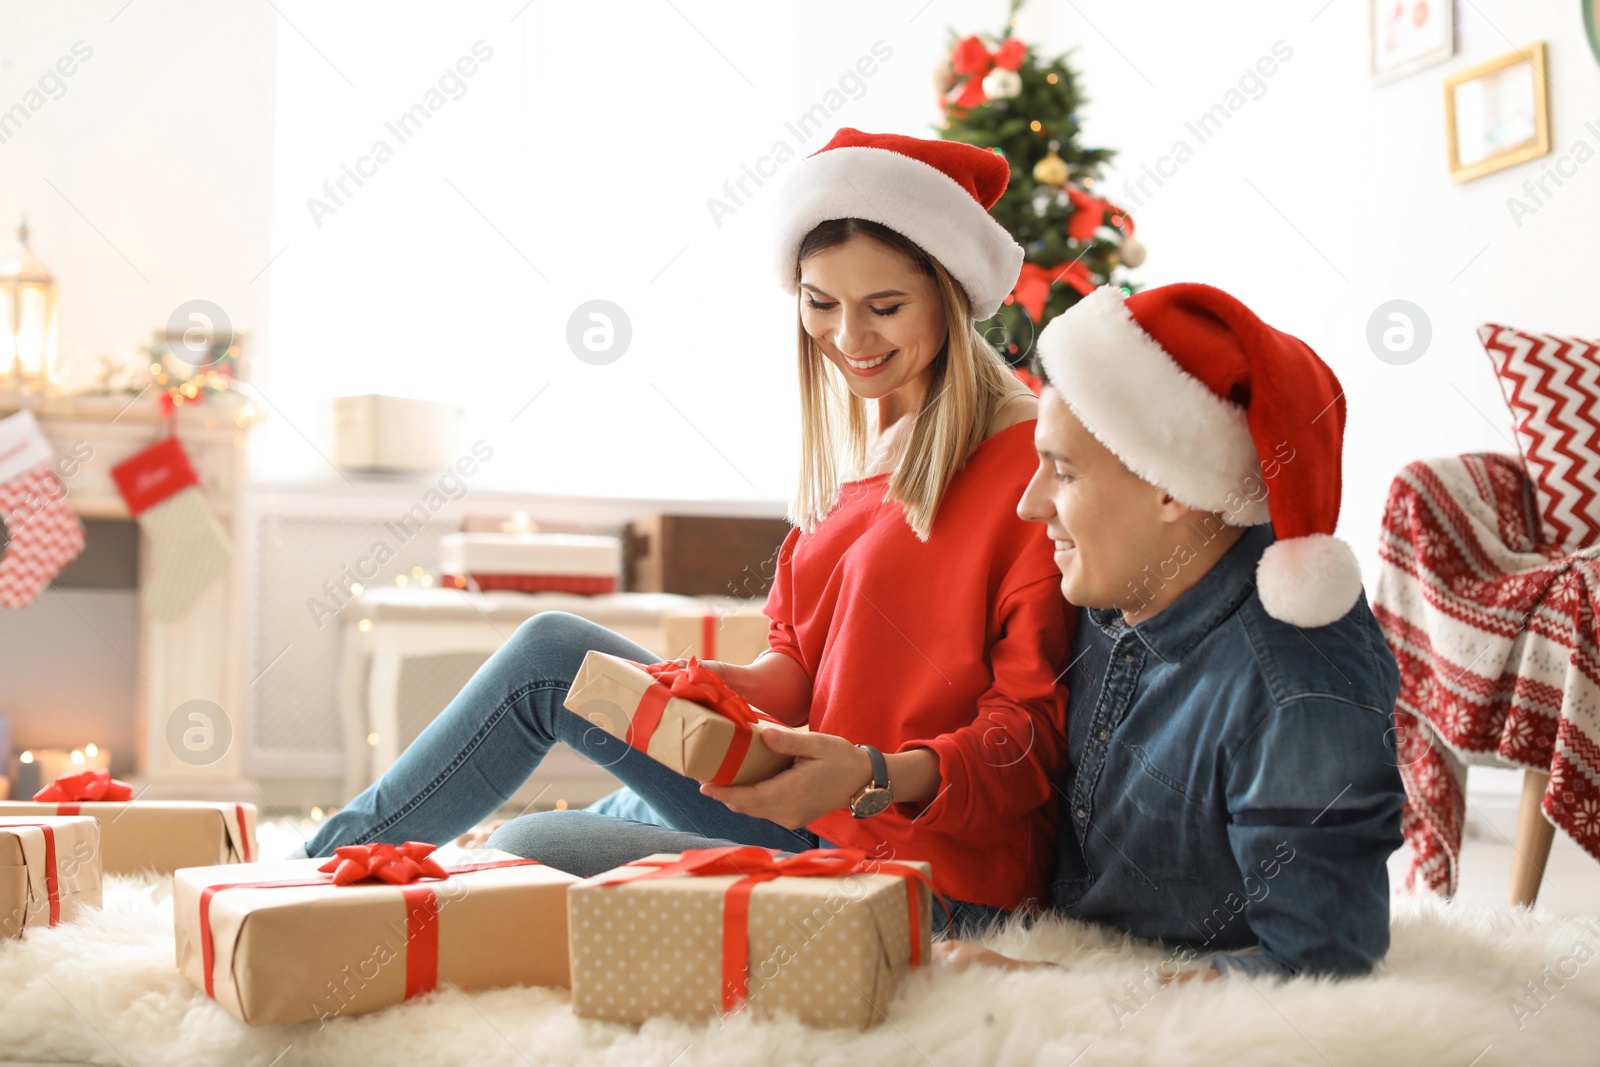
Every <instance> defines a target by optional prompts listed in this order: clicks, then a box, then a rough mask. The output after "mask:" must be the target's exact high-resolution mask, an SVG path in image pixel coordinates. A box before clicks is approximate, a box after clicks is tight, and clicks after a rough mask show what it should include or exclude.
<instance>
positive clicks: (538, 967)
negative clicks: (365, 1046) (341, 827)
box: [172, 841, 577, 1025]
mask: <svg viewBox="0 0 1600 1067" xmlns="http://www.w3.org/2000/svg"><path fill="white" fill-rule="evenodd" d="M432 852H433V846H432V845H428V844H423V843H420V842H415V841H412V842H407V843H406V844H403V845H387V844H374V845H348V846H344V847H342V848H339V849H337V850H336V852H335V854H334V855H333V856H332V857H331V858H329V859H327V860H320V859H310V860H284V861H281V862H277V863H250V864H235V865H232V866H224V867H191V868H187V869H185V870H181V871H178V872H177V873H176V874H175V875H174V876H173V888H172V906H173V926H174V929H175V931H176V938H177V955H178V969H179V970H180V971H182V972H183V975H184V977H185V978H187V979H188V980H189V981H190V982H192V983H194V985H195V986H196V987H198V988H200V989H202V990H204V991H205V993H206V995H207V996H208V997H211V998H212V999H214V1000H215V1001H216V1002H217V1003H218V1004H220V1005H221V1006H222V1007H223V1008H224V1009H226V1010H227V1011H228V1012H229V1013H230V1014H232V1015H234V1016H236V1017H237V1018H239V1019H241V1020H242V1021H244V1022H246V1023H250V1024H252V1025H275V1024H279V1023H292V1022H302V1021H306V1020H311V1019H320V1020H322V1021H324V1022H327V1021H329V1020H331V1019H334V1018H337V1017H339V1016H343V1015H354V1014H358V1013H361V1012H369V1011H376V1010H378V1009H380V1008H385V1007H388V1006H390V1005H393V1004H399V1003H402V1002H404V1001H407V1000H411V999H413V998H416V997H420V996H424V995H426V994H428V993H430V992H432V991H434V990H435V989H438V988H441V987H443V986H445V985H451V986H456V987H458V988H460V989H464V990H474V989H495V988H500V987H503V986H515V985H534V986H563V987H564V986H566V985H567V975H568V968H567V915H566V895H567V887H568V886H569V885H571V884H572V883H574V882H576V881H577V879H576V878H574V877H573V876H571V875H569V874H565V873H563V872H561V871H558V870H555V869H554V868H552V867H546V866H544V865H542V864H540V863H537V862H535V861H534V860H525V859H518V858H517V857H516V856H513V855H511V854H509V853H506V852H497V851H495V850H493V849H483V850H478V851H474V852H472V853H470V854H468V857H467V858H466V860H465V861H464V862H460V863H455V862H443V861H439V860H436V859H435V858H434V857H433V856H432V855H431V853H432Z"/></svg>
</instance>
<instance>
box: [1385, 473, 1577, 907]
mask: <svg viewBox="0 0 1600 1067" xmlns="http://www.w3.org/2000/svg"><path fill="white" fill-rule="evenodd" d="M1539 530H1540V524H1539V512H1538V508H1537V501H1536V498H1535V492H1534V486H1533V484H1532V482H1531V481H1530V479H1529V477H1528V474H1527V473H1526V471H1525V469H1524V465H1523V461H1522V459H1521V457H1519V456H1516V455H1500V454H1493V453H1473V454H1469V455H1463V456H1458V457H1454V458H1448V459H1435V460H1419V461H1417V462H1414V463H1411V464H1408V465H1407V466H1406V467H1405V468H1404V469H1403V470H1401V472H1400V473H1399V475H1398V476H1396V478H1395V480H1394V482H1393V484H1392V485H1391V487H1390V491H1389V498H1388V505H1387V507H1386V509H1385V513H1384V519H1383V532H1382V536H1381V538H1380V542H1379V556H1380V560H1381V564H1380V572H1379V577H1378V583H1377V588H1376V591H1375V593H1374V596H1373V612H1374V614H1375V615H1376V616H1377V618H1378V621H1379V623H1380V625H1381V626H1382V627H1383V630H1384V633H1385V636H1386V638H1387V640H1388V642H1389V645H1390V648H1391V649H1392V650H1393V651H1394V654H1395V657H1396V659H1397V660H1398V661H1399V664H1400V670H1401V687H1400V696H1399V699H1398V701H1397V702H1396V706H1395V725H1396V731H1397V737H1396V742H1397V745H1396V748H1397V752H1398V756H1399V762H1400V769H1401V773H1402V777H1403V778H1404V780H1405V784H1406V793H1407V804H1406V810H1405V814H1404V816H1403V826H1402V828H1403V830H1404V832H1405V836H1406V840H1407V843H1408V844H1409V845H1410V846H1411V848H1412V865H1411V868H1410V870H1409V871H1408V872H1407V876H1406V884H1407V886H1408V888H1413V889H1414V888H1416V886H1417V885H1418V883H1422V884H1423V885H1425V886H1426V887H1428V888H1430V889H1434V890H1438V891H1441V892H1443V893H1444V894H1445V895H1452V894H1453V893H1454V892H1455V889H1456V884H1457V857H1458V855H1459V848H1460V842H1461V828H1462V822H1463V816H1464V814H1465V809H1466V793H1465V786H1466V764H1467V763H1468V762H1472V763H1485V764H1492V765H1497V766H1514V767H1522V768H1524V769H1525V771H1526V773H1525V775H1524V778H1523V789H1522V805H1521V811H1520V813H1519V817H1518V821H1517V836H1516V842H1515V848H1516V858H1515V860H1514V866H1513V870H1512V876H1511V885H1510V889H1509V901H1510V903H1511V904H1513V905H1522V906H1527V905H1531V904H1533V902H1534V901H1535V900H1536V899H1537V897H1538V893H1539V884H1540V882H1541V880H1542V879H1543V875H1544V867H1545V863H1546V861H1547V859H1548V857H1549V853H1550V845H1551V841H1552V840H1553V838H1554V834H1555V831H1556V829H1557V828H1560V829H1561V830H1562V831H1564V832H1565V833H1567V834H1568V835H1569V836H1570V837H1572V839H1573V840H1574V841H1576V842H1577V843H1578V844H1579V845H1580V846H1581V847H1582V848H1584V850H1585V851H1587V852H1588V853H1589V854H1590V855H1591V856H1594V857H1596V858H1597V859H1600V782H1597V781H1596V779H1595V777H1594V775H1595V774H1596V773H1597V771H1600V634H1597V632H1596V625H1595V619H1596V607H1597V599H1600V562H1597V558H1600V546H1596V547H1595V548H1592V549H1584V550H1582V551H1578V552H1570V551H1568V550H1566V549H1563V548H1561V547H1560V546H1558V545H1552V544H1548V543H1542V542H1541V540H1540V538H1539V534H1538V532H1539Z"/></svg>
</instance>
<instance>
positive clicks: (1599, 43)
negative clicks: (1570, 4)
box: [1578, 0, 1600, 63]
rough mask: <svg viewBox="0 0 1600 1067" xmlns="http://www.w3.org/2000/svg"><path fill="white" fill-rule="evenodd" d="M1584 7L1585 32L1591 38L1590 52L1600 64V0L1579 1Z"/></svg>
mask: <svg viewBox="0 0 1600 1067" xmlns="http://www.w3.org/2000/svg"><path fill="white" fill-rule="evenodd" d="M1578 3H1580V4H1582V5H1583V30H1584V33H1586V34H1587V35H1588V37H1589V51H1591V52H1593V53H1594V61H1595V62H1596V63H1600V0H1578Z"/></svg>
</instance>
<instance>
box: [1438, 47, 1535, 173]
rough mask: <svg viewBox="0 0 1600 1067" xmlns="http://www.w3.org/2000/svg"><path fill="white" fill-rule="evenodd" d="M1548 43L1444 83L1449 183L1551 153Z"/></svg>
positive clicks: (1516, 52) (1509, 54) (1456, 75)
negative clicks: (1547, 71) (1448, 151)
mask: <svg viewBox="0 0 1600 1067" xmlns="http://www.w3.org/2000/svg"><path fill="white" fill-rule="evenodd" d="M1544 60H1545V54H1544V42H1543V41H1540V42H1538V43H1537V44H1532V45H1529V46H1528V47H1526V48H1519V49H1517V50H1516V51H1515V52H1507V53H1506V54H1505V55H1503V56H1500V57H1499V58H1498V59H1491V60H1489V62H1487V63H1480V64H1478V65H1477V66H1476V67H1472V68H1470V69H1468V70H1464V71H1462V72H1461V73H1459V74H1452V75H1450V77H1448V78H1446V79H1445V82H1444V114H1445V137H1446V141H1447V142H1448V144H1449V149H1450V179H1451V180H1452V181H1458V182H1464V181H1470V180H1471V179H1473V178H1477V177H1480V176H1482V175H1484V174H1488V173H1490V172H1491V171H1496V170H1500V169H1501V168H1502V167H1509V166H1511V165H1513V164H1516V163H1522V162H1525V161H1526V160H1530V159H1533V158H1535V157H1537V156H1542V155H1544V154H1545V153H1547V152H1549V151H1550V110H1549V102H1548V99H1547V97H1546V91H1545V66H1544Z"/></svg>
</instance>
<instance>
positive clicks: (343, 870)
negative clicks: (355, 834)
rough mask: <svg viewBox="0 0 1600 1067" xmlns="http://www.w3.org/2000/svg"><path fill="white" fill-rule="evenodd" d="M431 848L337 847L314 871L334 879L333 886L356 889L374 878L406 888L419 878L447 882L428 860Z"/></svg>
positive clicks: (420, 843) (422, 843) (436, 865)
mask: <svg viewBox="0 0 1600 1067" xmlns="http://www.w3.org/2000/svg"><path fill="white" fill-rule="evenodd" d="M433 849H434V846H433V845H430V844H428V843H427V842H425V841H407V842H406V843H405V844H403V845H387V844H381V843H380V844H374V845H340V846H339V847H338V848H336V849H334V850H333V858H332V859H330V860H329V861H328V862H327V863H324V864H323V865H322V866H320V867H318V868H317V870H319V871H322V872H324V873H331V874H332V875H333V884H334V885H355V884H356V883H357V882H365V881H367V880H368V879H369V878H376V879H378V880H379V881H381V882H388V883H389V884H390V885H409V884H411V883H412V882H415V881H416V880H417V879H418V878H448V877H450V875H449V873H448V872H446V871H445V869H444V868H443V867H441V866H439V863H438V861H437V860H434V859H431V858H430V857H429V855H428V854H429V853H430V852H432V851H433Z"/></svg>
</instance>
